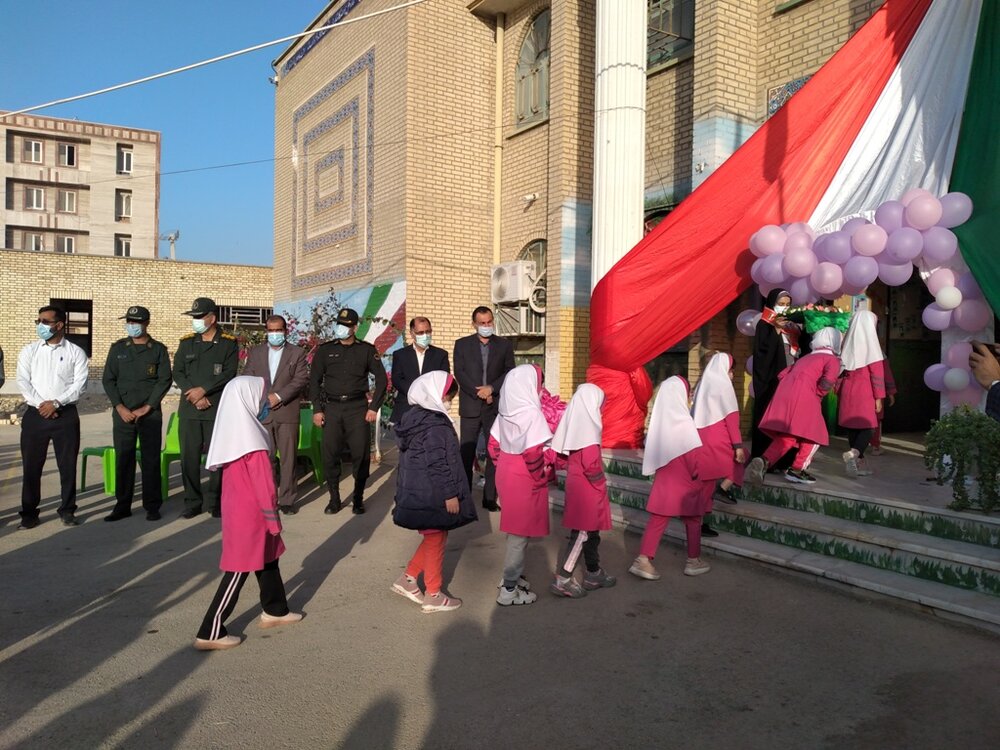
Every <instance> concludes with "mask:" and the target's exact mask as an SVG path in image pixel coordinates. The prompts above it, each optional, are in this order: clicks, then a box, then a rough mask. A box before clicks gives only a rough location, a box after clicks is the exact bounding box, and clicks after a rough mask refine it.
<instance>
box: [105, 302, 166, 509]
mask: <svg viewBox="0 0 1000 750" xmlns="http://www.w3.org/2000/svg"><path fill="white" fill-rule="evenodd" d="M123 317H124V318H125V319H126V320H129V321H135V322H140V323H148V322H149V310H147V309H146V308H144V307H139V306H132V307H130V308H129V309H128V312H127V313H126V314H125V315H124V316H123ZM147 336H148V334H147ZM102 383H103V385H104V392H105V393H107V394H108V398H109V399H111V406H112V407H113V408H112V412H111V419H112V436H113V437H112V440H113V442H114V446H115V467H116V468H115V508H114V512H115V513H116V514H118V515H120V516H125V515H128V514H130V513H131V512H132V499H133V497H134V494H135V464H136V450H135V448H136V440H138V441H139V448H140V450H141V451H142V507H143V509H144V510H145V511H146V513H147V514H150V515H154V516H155V515H157V514H158V513H159V509H160V505H162V503H163V492H162V489H161V484H160V449H161V445H162V434H163V412H162V411H160V402H161V401H162V400H163V397H164V396H166V395H167V391H169V390H170V383H171V374H170V356H169V355H168V354H167V347H166V346H164V345H163V344H162V343H160V342H159V341H155V340H154V339H153V338H151V337H149V338H148V340H147V341H146V342H145V343H143V344H136V343H135V342H134V341H132V339H131V338H123V339H119V340H118V341H116V342H115V343H113V344H112V345H111V349H110V350H109V351H108V359H107V361H106V362H105V365H104V377H103V378H102ZM119 405H122V406H124V407H125V408H126V409H128V410H129V411H134V410H136V409H139V408H141V407H143V406H146V405H148V406H149V407H150V408H151V409H152V411H150V412H149V413H148V414H146V415H145V416H142V417H139V418H138V419H136V420H135V421H134V422H126V421H125V420H123V419H122V417H121V415H120V414H119V413H118V411H117V407H118V406H119ZM154 520H155V519H154Z"/></svg>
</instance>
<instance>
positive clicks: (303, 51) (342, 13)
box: [281, 0, 361, 76]
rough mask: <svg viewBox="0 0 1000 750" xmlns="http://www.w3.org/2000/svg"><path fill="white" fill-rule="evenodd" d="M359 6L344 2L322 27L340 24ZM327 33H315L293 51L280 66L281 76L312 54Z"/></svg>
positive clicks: (354, 0) (356, 1)
mask: <svg viewBox="0 0 1000 750" xmlns="http://www.w3.org/2000/svg"><path fill="white" fill-rule="evenodd" d="M359 5H361V0H344V4H343V5H341V6H340V7H339V8H337V10H335V11H334V12H333V14H332V15H331V16H330V17H329V18H327V19H326V20H325V21H324V22H323V24H322V25H323V26H329V25H331V24H334V23H340V22H341V21H342V20H344V18H346V17H347V14H348V13H350V12H351V11H352V10H354V9H355V8H357V7H358V6H359ZM328 33H330V30H329V29H324V30H322V31H317V32H316V33H315V34H313V35H312V36H311V37H309V38H308V39H306V41H305V44H303V45H302V46H301V47H299V48H298V49H297V50H295V54H293V55H292V56H291V57H290V58H288V61H287V62H286V63H285V64H284V65H282V66H281V75H282V76H285V75H288V72H289V71H290V70H291V69H292V68H294V67H295V66H296V65H298V64H299V63H300V62H302V60H303V58H305V56H306V55H308V54H309V53H310V52H312V50H313V47H315V46H316V45H317V44H319V42H320V40H321V39H322V38H323V37H325V36H326V35H327V34H328Z"/></svg>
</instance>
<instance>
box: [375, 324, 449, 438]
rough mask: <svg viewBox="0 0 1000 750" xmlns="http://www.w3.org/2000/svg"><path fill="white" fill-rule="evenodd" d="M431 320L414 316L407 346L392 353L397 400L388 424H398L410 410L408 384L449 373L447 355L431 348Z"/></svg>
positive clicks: (437, 348) (442, 350)
mask: <svg viewBox="0 0 1000 750" xmlns="http://www.w3.org/2000/svg"><path fill="white" fill-rule="evenodd" d="M431 333H432V331H431V321H430V320H429V319H428V318H424V317H421V316H417V317H416V318H414V319H413V320H411V321H410V339H411V340H412V341H413V343H412V344H410V345H409V346H404V347H403V348H402V349H397V350H396V351H394V352H393V353H392V387H393V388H395V389H396V400H395V402H394V403H393V405H392V416H391V417H390V419H389V421H390V422H392V423H393V424H399V423H400V421H402V419H403V415H404V414H406V412H408V411H409V410H410V404H409V402H408V401H407V400H406V394H408V393H409V392H410V385H411V384H412V383H413V381H414V380H416V379H417V378H419V377H420V376H421V375H423V374H424V373H425V372H432V371H434V370H441V371H442V372H450V371H451V367H450V366H449V364H448V352H446V351H445V350H444V349H442V348H441V347H438V346H431Z"/></svg>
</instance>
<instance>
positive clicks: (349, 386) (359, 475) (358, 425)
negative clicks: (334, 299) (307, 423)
mask: <svg viewBox="0 0 1000 750" xmlns="http://www.w3.org/2000/svg"><path fill="white" fill-rule="evenodd" d="M357 329H358V314H357V313H356V312H355V311H354V310H352V309H351V308H349V307H345V308H344V309H343V310H341V311H340V312H339V313H337V324H336V327H335V328H334V332H333V335H334V339H335V340H334V341H328V342H327V343H325V344H323V345H321V346H320V347H319V348H318V349H317V350H316V354H315V356H314V357H313V361H312V375H311V376H310V381H309V400H310V401H312V405H313V424H315V425H316V426H317V427H322V428H323V470H324V471H325V472H326V477H327V480H326V481H327V485H328V487H329V490H330V502H329V504H328V505H327V506H326V510H325V511H324V512H325V513H337V512H339V511H340V505H341V500H340V467H341V461H342V459H343V456H342V455H341V454H342V452H343V449H344V445H345V444H346V445H347V448H348V450H349V451H350V454H351V461H352V462H353V464H354V495H353V501H354V502H353V505H354V509H353V510H354V513H364V512H365V505H364V495H365V483H366V482H367V481H368V473H369V469H370V465H371V440H372V437H371V429H370V427H369V425H370V424H371V423H373V422H374V421H375V420H376V419H378V411H379V409H381V408H382V400H383V399H384V398H385V389H386V385H387V381H386V376H385V368H384V367H383V366H382V359H381V358H380V357H379V355H378V351H377V350H376V349H375V347H374V346H372V345H371V344H369V343H368V342H367V341H359V340H357V339H356V338H355V336H354V334H355V333H356V332H357ZM369 375H371V376H373V377H374V378H375V392H374V393H373V394H372V401H371V404H369V403H368V396H367V394H368V376H369Z"/></svg>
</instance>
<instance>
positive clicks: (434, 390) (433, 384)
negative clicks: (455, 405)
mask: <svg viewBox="0 0 1000 750" xmlns="http://www.w3.org/2000/svg"><path fill="white" fill-rule="evenodd" d="M452 380H454V378H453V377H452V376H451V374H449V373H447V372H444V371H442V370H432V371H431V372H425V373H424V374H423V375H421V376H420V377H419V378H417V379H416V380H414V381H413V383H412V384H410V390H409V391H408V392H407V394H406V400H407V401H408V402H409V403H410V405H411V406H419V407H420V408H421V409H427V410H428V411H439V412H441V413H442V414H444V415H445V416H446V417H448V418H449V419H451V417H450V416H449V415H448V407H447V406H445V404H444V392H445V391H446V390H448V387H449V386H450V385H451V381H452Z"/></svg>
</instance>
